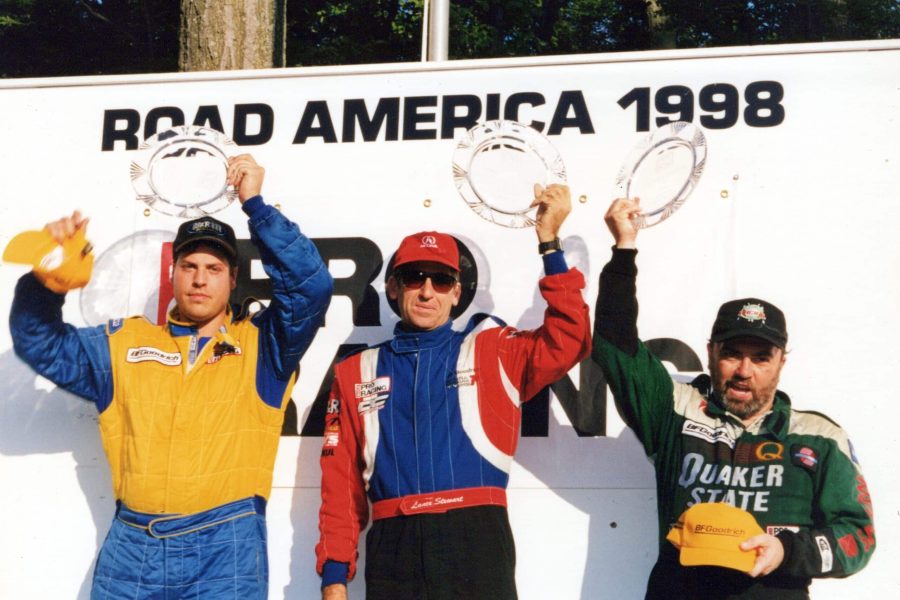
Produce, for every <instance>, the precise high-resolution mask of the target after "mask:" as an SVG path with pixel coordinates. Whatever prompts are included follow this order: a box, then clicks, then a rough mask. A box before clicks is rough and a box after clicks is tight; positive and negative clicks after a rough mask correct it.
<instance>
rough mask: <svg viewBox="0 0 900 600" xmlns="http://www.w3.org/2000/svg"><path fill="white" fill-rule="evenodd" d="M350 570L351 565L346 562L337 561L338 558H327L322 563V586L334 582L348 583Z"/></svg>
mask: <svg viewBox="0 0 900 600" xmlns="http://www.w3.org/2000/svg"><path fill="white" fill-rule="evenodd" d="M349 571H350V565H349V564H348V563H345V562H337V561H336V560H326V561H325V564H324V565H322V588H325V587H326V586H329V585H332V584H334V583H343V584H346V583H347V573H348V572H349Z"/></svg>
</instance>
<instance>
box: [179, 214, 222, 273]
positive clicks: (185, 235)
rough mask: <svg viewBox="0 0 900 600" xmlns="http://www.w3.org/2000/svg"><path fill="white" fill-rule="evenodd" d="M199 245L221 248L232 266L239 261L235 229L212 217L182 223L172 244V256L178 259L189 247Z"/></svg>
mask: <svg viewBox="0 0 900 600" xmlns="http://www.w3.org/2000/svg"><path fill="white" fill-rule="evenodd" d="M197 243H204V244H210V245H212V246H216V247H218V248H220V249H221V250H222V252H224V253H225V255H226V256H227V257H228V260H229V262H230V263H231V264H234V263H235V262H236V261H237V240H236V239H235V237H234V229H232V228H231V226H230V225H228V224H227V223H223V222H222V221H219V220H217V219H213V218H212V217H200V218H199V219H194V220H193V221H186V222H184V223H182V224H181V226H180V227H179V228H178V234H177V235H176V236H175V241H174V242H172V256H175V257H177V256H178V255H179V254H180V253H181V252H182V251H183V250H184V249H185V248H187V247H188V246H189V245H191V244H197Z"/></svg>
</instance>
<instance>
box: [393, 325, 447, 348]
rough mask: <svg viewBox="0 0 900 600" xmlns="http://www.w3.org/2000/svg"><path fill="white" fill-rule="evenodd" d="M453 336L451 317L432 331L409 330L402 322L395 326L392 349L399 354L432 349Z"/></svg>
mask: <svg viewBox="0 0 900 600" xmlns="http://www.w3.org/2000/svg"><path fill="white" fill-rule="evenodd" d="M451 337H453V321H452V320H449V319H448V320H447V322H446V323H444V324H443V325H441V326H440V327H437V328H435V329H432V330H430V331H418V330H416V331H413V330H408V329H406V328H405V326H404V325H403V323H402V322H400V323H397V325H396V327H394V339H392V340H391V349H392V350H393V351H394V352H397V353H398V354H403V353H406V352H419V351H421V350H430V349H432V348H437V347H438V346H442V345H443V344H445V343H447V342H448V341H449V340H450V338H451Z"/></svg>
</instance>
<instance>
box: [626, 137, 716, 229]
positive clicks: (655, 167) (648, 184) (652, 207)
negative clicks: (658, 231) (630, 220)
mask: <svg viewBox="0 0 900 600" xmlns="http://www.w3.org/2000/svg"><path fill="white" fill-rule="evenodd" d="M705 164H706V137H705V136H704V135H703V132H702V131H700V129H699V128H697V127H695V126H694V125H692V124H691V123H687V122H684V121H675V122H674V123H669V124H668V125H665V126H664V127H660V128H659V129H657V130H656V131H654V132H653V133H652V134H650V136H648V137H647V139H645V140H643V141H641V143H639V144H638V145H637V146H635V147H634V149H632V151H631V153H630V154H629V155H628V158H627V159H626V160H625V162H624V163H623V164H622V168H621V170H620V171H619V174H618V176H617V177H616V186H618V188H619V189H620V192H621V193H622V194H623V195H624V196H625V197H626V198H640V200H641V207H642V209H643V212H641V213H640V214H639V215H638V216H637V217H636V218H635V225H636V226H637V227H651V226H653V225H656V224H658V223H661V222H663V221H664V220H666V219H668V218H669V217H670V216H671V215H672V214H673V213H674V212H675V211H676V210H678V209H679V208H680V207H681V205H682V204H684V202H685V200H687V199H688V196H690V195H691V192H693V191H694V188H695V187H696V186H697V182H698V181H700V176H701V175H702V174H703V167H704V165H705Z"/></svg>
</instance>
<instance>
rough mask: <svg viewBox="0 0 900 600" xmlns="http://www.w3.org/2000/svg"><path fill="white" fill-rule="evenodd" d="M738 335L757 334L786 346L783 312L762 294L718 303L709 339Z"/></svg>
mask: <svg viewBox="0 0 900 600" xmlns="http://www.w3.org/2000/svg"><path fill="white" fill-rule="evenodd" d="M739 337H756V338H760V339H763V340H766V341H767V342H769V343H771V344H775V345H776V346H778V347H779V348H784V347H785V346H786V345H787V337H788V335H787V324H786V323H785V320H784V313H783V312H781V309H779V308H778V307H777V306H775V305H774V304H771V303H769V302H766V301H765V300H760V299H759V298H741V299H739V300H731V301H729V302H726V303H725V304H723V305H722V306H721V307H719V314H718V315H716V322H715V323H713V328H712V333H711V334H710V336H709V341H711V342H724V341H725V340H732V339H734V338H739Z"/></svg>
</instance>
